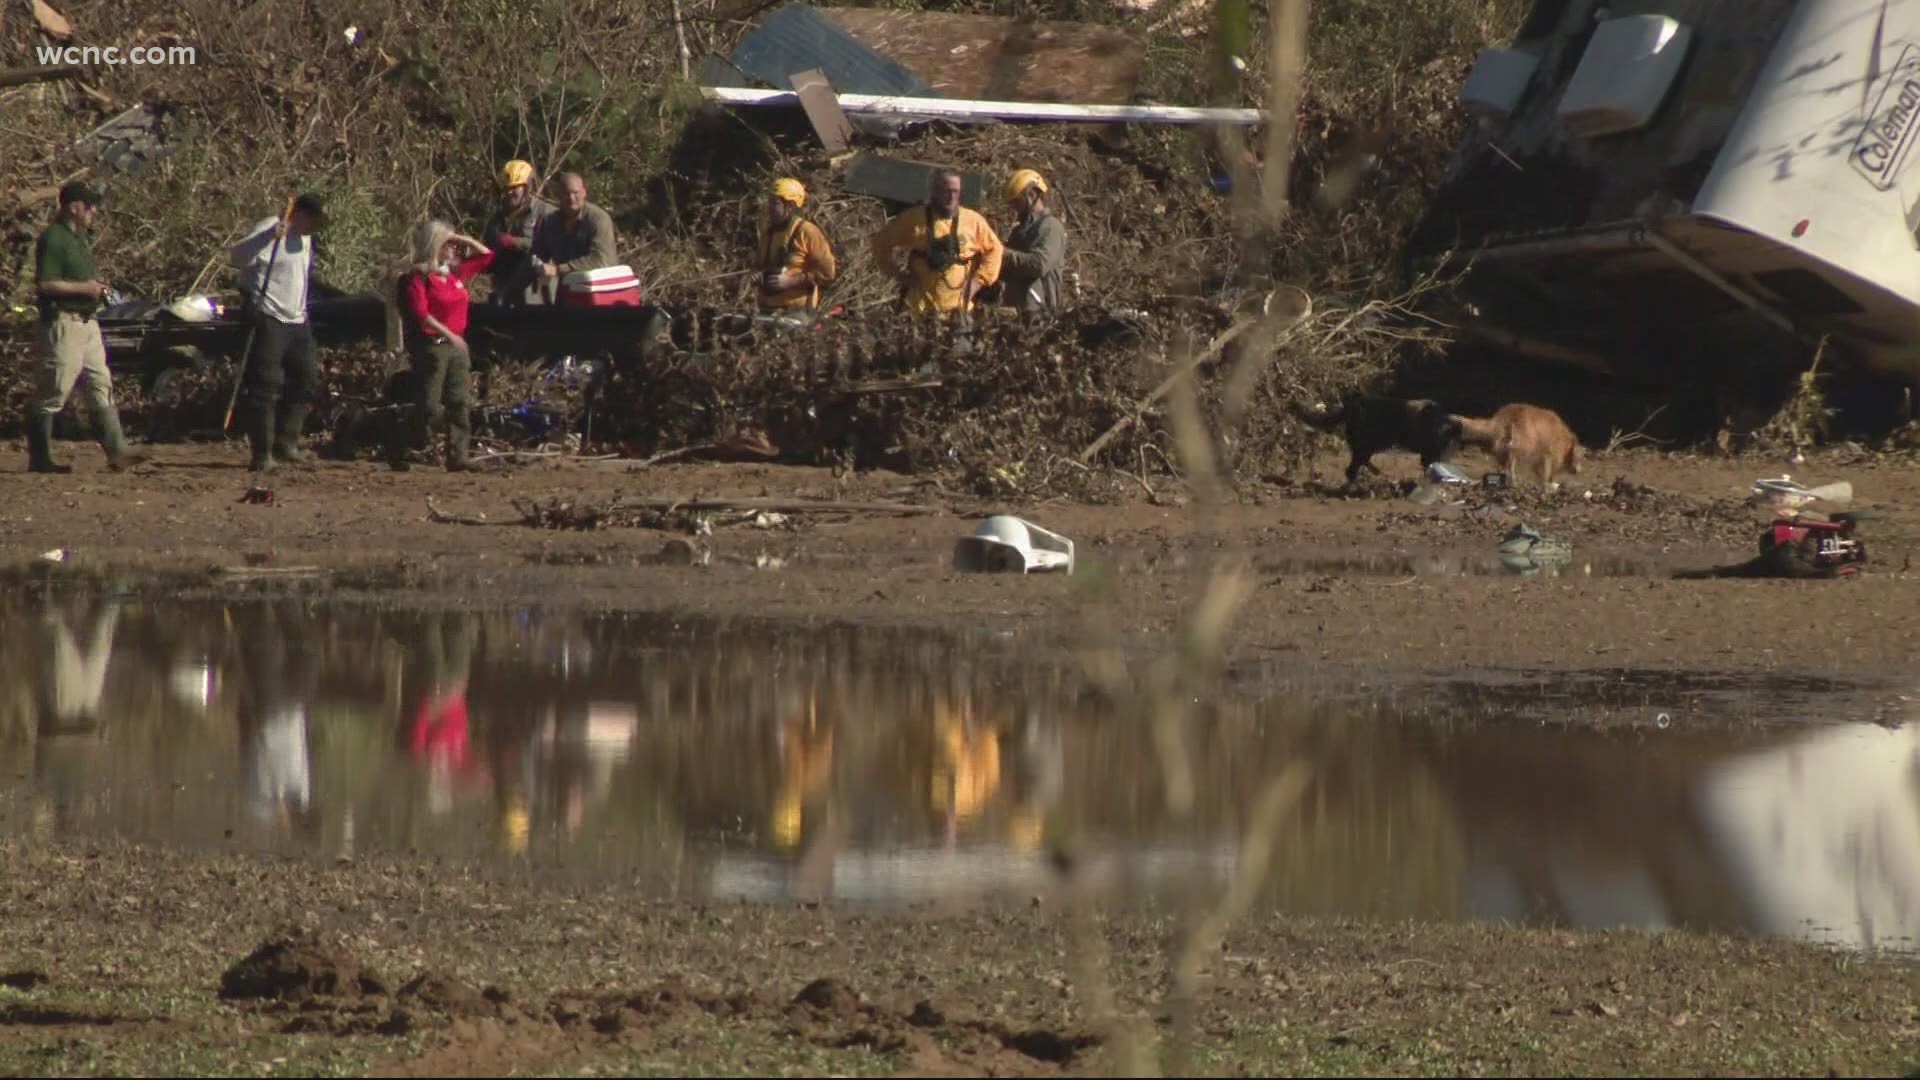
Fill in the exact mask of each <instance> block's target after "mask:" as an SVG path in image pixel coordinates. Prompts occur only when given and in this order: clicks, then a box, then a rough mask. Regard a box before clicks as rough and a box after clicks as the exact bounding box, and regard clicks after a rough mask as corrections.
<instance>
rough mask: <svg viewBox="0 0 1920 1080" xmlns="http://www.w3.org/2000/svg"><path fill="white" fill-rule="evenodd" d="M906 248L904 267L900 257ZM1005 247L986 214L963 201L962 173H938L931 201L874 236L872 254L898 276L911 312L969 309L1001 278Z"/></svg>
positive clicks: (960, 310)
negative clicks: (984, 291)
mask: <svg viewBox="0 0 1920 1080" xmlns="http://www.w3.org/2000/svg"><path fill="white" fill-rule="evenodd" d="M901 251H905V252H906V253H907V262H906V266H905V268H904V269H902V268H901V267H900V264H899V263H898V262H897V261H896V257H897V256H898V255H899V253H900V252H901ZM1004 251H1005V248H1004V246H1003V245H1002V244H1001V243H1000V237H999V235H998V234H997V233H995V232H994V231H993V226H991V225H989V224H987V219H986V218H983V217H981V216H980V215H979V214H978V213H976V212H974V211H972V210H969V209H967V208H966V207H964V206H961V205H960V174H959V173H957V172H954V171H952V170H950V169H943V170H941V171H940V172H938V173H935V174H934V177H933V183H932V184H931V185H929V188H928V192H927V203H926V205H925V206H916V207H914V208H913V209H911V210H907V211H905V212H903V213H901V214H900V215H899V216H898V217H895V218H894V219H893V220H892V221H889V222H887V224H886V225H885V227H883V228H882V229H881V230H880V231H879V232H877V233H875V234H874V236H873V256H874V258H875V259H876V260H878V262H879V264H880V266H881V268H882V269H883V270H886V271H889V272H892V273H895V274H898V275H899V278H900V284H901V289H902V296H901V302H902V303H903V304H905V305H906V308H907V310H908V311H913V312H935V313H939V314H942V315H946V314H952V313H956V312H970V311H972V309H973V300H974V296H975V294H976V293H978V292H979V291H980V290H981V289H984V288H986V287H987V286H989V285H992V284H993V283H994V282H996V281H998V280H1000V259H1001V256H1002V254H1003V253H1004Z"/></svg>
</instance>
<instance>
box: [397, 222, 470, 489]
mask: <svg viewBox="0 0 1920 1080" xmlns="http://www.w3.org/2000/svg"><path fill="white" fill-rule="evenodd" d="M462 250H465V251H466V252H467V255H466V258H464V259H462V258H460V253H461V251H462ZM456 260H457V261H456ZM492 265H493V252H492V251H490V250H489V249H488V248H487V246H486V245H485V244H482V243H481V242H480V241H478V240H475V239H473V238H472V237H470V236H463V235H461V234H459V233H456V232H454V231H453V226H451V225H448V224H447V223H446V222H444V221H428V222H424V223H422V224H421V225H419V226H418V227H416V228H415V229H414V231H413V265H412V266H411V267H409V268H408V269H407V272H406V273H405V274H404V275H403V276H402V277H401V279H400V311H401V314H402V316H403V317H404V318H405V319H406V342H407V354H408V355H409V356H410V357H411V358H412V359H413V373H414V379H415V382H414V390H413V393H414V398H413V416H412V423H410V424H409V425H407V429H406V430H405V431H404V432H400V433H396V438H395V439H394V440H393V443H392V446H391V452H390V454H389V460H390V462H391V463H392V465H393V468H394V471H396V472H402V471H405V470H406V469H407V468H409V466H408V464H407V450H408V449H409V446H411V447H412V448H416V449H422V450H424V449H425V448H426V447H427V445H428V440H429V439H431V438H432V435H433V429H434V428H435V427H438V426H439V425H440V424H441V423H442V422H444V423H445V424H446V427H447V469H448V471H450V472H464V471H466V470H467V469H470V468H471V467H472V466H471V465H470V464H469V462H468V460H467V445H468V440H469V436H470V433H471V430H472V429H471V427H470V426H469V423H468V417H467V382H468V379H469V377H470V375H471V372H472V370H473V356H472V353H471V352H469V351H468V349H467V339H466V333H467V302H468V297H467V283H468V282H470V281H472V280H473V278H474V275H476V274H479V273H481V272H482V271H484V270H486V269H487V268H488V267H489V266H492Z"/></svg>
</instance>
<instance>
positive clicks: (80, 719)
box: [34, 600, 120, 825]
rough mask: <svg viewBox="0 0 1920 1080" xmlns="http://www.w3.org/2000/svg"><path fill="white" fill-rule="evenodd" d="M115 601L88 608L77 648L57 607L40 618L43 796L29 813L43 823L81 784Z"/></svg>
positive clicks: (66, 809) (56, 815)
mask: <svg viewBox="0 0 1920 1080" xmlns="http://www.w3.org/2000/svg"><path fill="white" fill-rule="evenodd" d="M119 624H120V605H119V603H118V602H117V601H112V600H109V601H108V602H107V603H106V604H104V605H102V606H101V607H100V608H99V609H98V610H96V611H95V612H94V613H93V618H92V620H91V622H90V623H89V624H88V631H87V644H86V647H85V648H82V647H81V646H80V644H79V642H78V641H76V640H75V638H74V633H73V629H72V627H71V626H70V625H69V623H68V621H67V618H66V616H65V614H64V613H62V612H61V611H60V610H59V609H58V608H53V607H49V608H48V609H47V611H46V613H45V616H44V618H43V619H42V621H41V630H42V634H41V642H42V646H43V649H42V652H41V656H42V657H43V659H42V661H41V664H42V666H41V668H40V670H41V672H42V674H41V676H40V677H39V678H38V679H36V680H34V697H35V699H36V701H35V706H36V707H35V713H36V714H37V715H36V716H35V719H34V733H35V735H36V736H37V738H36V739H35V743H34V774H35V776H36V778H37V779H38V781H39V784H40V786H41V789H42V791H43V792H44V793H45V795H46V798H47V800H48V801H47V802H46V803H45V804H42V805H41V806H39V807H37V808H36V810H35V814H34V816H35V818H36V819H37V820H39V821H40V822H42V823H43V824H46V825H52V824H54V823H55V822H58V821H61V820H63V819H64V818H65V817H66V816H67V815H68V814H69V813H70V812H72V811H73V810H74V808H75V807H76V805H77V804H78V802H79V800H80V798H81V795H82V793H83V791H84V790H85V788H86V783H85V778H86V774H87V772H88V771H89V763H88V759H89V756H90V754H91V751H92V748H93V746H94V742H93V740H92V739H91V738H89V737H90V736H95V735H97V734H98V733H99V731H100V705H101V701H102V699H103V698H104V697H105V694H106V685H107V667H108V663H109V661H111V659H112V657H113V644H114V634H115V631H116V630H117V629H118V627H119Z"/></svg>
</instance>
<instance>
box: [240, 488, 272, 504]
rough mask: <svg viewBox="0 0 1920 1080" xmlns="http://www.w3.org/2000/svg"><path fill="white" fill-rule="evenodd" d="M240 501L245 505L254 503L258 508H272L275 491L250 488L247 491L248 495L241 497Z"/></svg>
mask: <svg viewBox="0 0 1920 1080" xmlns="http://www.w3.org/2000/svg"><path fill="white" fill-rule="evenodd" d="M240 501H241V502H243V503H253V504H255V505H258V506H272V505H273V489H272V488H263V487H250V488H248V489H247V493H246V494H245V495H242V496H240Z"/></svg>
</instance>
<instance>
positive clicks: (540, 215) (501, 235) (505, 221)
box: [480, 160, 554, 307]
mask: <svg viewBox="0 0 1920 1080" xmlns="http://www.w3.org/2000/svg"><path fill="white" fill-rule="evenodd" d="M533 179H534V178H533V166H532V165H530V164H528V163H527V162H524V161H518V160H516V161H509V162H507V163H506V165H505V166H503V167H502V168H501V170H500V206H499V208H498V209H497V210H495V211H494V213H493V216H492V217H490V218H488V219H487V224H486V227H485V228H484V229H482V230H481V232H480V242H481V243H483V244H485V245H487V247H488V248H490V249H492V251H493V266H492V267H490V268H489V269H490V271H491V273H492V275H493V300H494V302H495V303H499V304H507V305H510V306H514V307H518V306H520V305H523V304H539V303H544V302H545V301H546V294H545V293H544V292H543V291H542V289H541V287H540V279H539V275H537V274H535V273H534V271H533V231H534V229H535V228H537V227H538V226H539V224H540V222H541V221H543V220H545V219H546V217H547V215H548V214H551V213H553V211H554V205H553V204H552V203H550V202H548V201H547V200H545V199H543V198H541V197H539V196H538V195H536V194H534V191H533V189H534V182H533Z"/></svg>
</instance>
